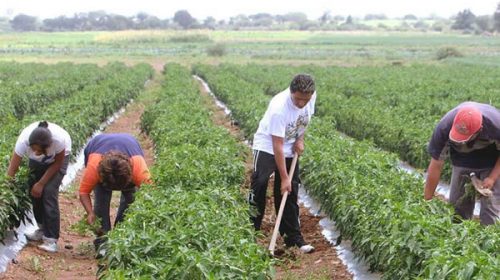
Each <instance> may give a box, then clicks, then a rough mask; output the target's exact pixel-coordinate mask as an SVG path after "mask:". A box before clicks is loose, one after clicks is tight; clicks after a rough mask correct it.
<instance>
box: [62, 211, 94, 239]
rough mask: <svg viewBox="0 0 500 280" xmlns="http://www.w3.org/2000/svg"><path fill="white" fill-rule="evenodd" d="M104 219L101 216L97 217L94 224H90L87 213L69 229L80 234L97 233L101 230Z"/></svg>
mask: <svg viewBox="0 0 500 280" xmlns="http://www.w3.org/2000/svg"><path fill="white" fill-rule="evenodd" d="M101 224H102V220H101V218H96V220H95V221H94V223H93V224H91V225H89V223H88V222H87V214H85V215H84V216H83V217H82V218H81V219H80V220H79V221H78V222H76V223H74V224H72V225H70V227H69V229H70V230H71V231H74V232H76V233H78V234H79V235H82V236H85V235H88V234H97V233H99V232H100V230H101Z"/></svg>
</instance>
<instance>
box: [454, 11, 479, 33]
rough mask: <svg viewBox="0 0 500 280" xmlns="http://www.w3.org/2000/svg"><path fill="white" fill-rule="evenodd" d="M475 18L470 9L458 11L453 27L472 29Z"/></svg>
mask: <svg viewBox="0 0 500 280" xmlns="http://www.w3.org/2000/svg"><path fill="white" fill-rule="evenodd" d="M475 20H476V16H475V15H474V14H473V13H472V12H471V11H470V10H469V9H465V10H463V11H462V12H459V13H458V15H457V17H456V18H455V22H454V23H453V25H452V26H451V28H452V29H459V30H465V29H472V25H473V24H474V21H475Z"/></svg>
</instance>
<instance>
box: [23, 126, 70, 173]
mask: <svg viewBox="0 0 500 280" xmlns="http://www.w3.org/2000/svg"><path fill="white" fill-rule="evenodd" d="M39 123H40V122H34V123H32V124H30V125H28V126H27V127H26V128H25V129H23V131H22V132H21V134H20V135H19V137H18V139H17V142H16V146H15V148H14V152H15V153H16V154H17V155H18V156H20V157H24V156H27V157H28V158H29V159H31V160H34V161H37V162H39V163H41V164H47V165H49V164H52V163H53V162H54V161H55V156H56V155H57V154H58V153H60V152H62V151H63V150H64V155H65V156H67V155H69V154H70V153H71V137H70V136H69V134H68V132H66V130H64V129H63V128H62V127H60V126H58V125H57V124H54V123H51V122H47V123H48V124H49V125H48V127H47V129H48V130H49V131H50V133H51V134H52V143H51V144H50V146H49V147H48V148H47V149H46V154H42V155H39V156H37V155H36V154H35V152H34V151H33V149H31V147H30V143H29V138H30V135H31V133H32V132H33V130H35V128H37V127H38V124H39Z"/></svg>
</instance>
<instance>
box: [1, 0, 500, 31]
mask: <svg viewBox="0 0 500 280" xmlns="http://www.w3.org/2000/svg"><path fill="white" fill-rule="evenodd" d="M386 19H387V17H386V16H385V15H384V14H367V15H365V17H364V18H363V19H355V18H353V17H352V16H347V17H344V16H341V15H331V13H330V12H329V11H327V12H324V13H323V14H322V15H321V16H320V17H319V18H318V19H315V20H310V19H308V18H307V16H306V14H304V13H301V12H296V13H287V14H283V15H271V14H268V13H257V14H253V15H244V14H240V15H237V16H234V17H231V18H230V19H229V20H227V21H226V20H216V19H215V18H213V17H207V18H206V19H204V20H203V21H198V20H197V19H196V18H194V17H192V16H191V14H190V13H189V12H188V11H187V10H179V11H177V12H176V13H175V14H174V16H173V18H172V19H160V18H158V17H156V16H153V15H149V14H147V13H143V12H141V13H138V14H136V15H134V16H132V17H125V16H122V15H116V14H108V13H106V12H104V11H93V12H88V13H77V14H74V15H73V16H72V17H67V16H59V17H56V18H49V19H44V20H42V21H40V20H39V19H38V18H37V17H34V16H30V15H25V14H19V15H16V16H15V17H14V18H13V19H12V20H10V21H9V22H8V23H9V25H10V27H11V29H12V30H14V31H47V32H57V31H93V30H96V31H99V30H129V29H212V30H213V29H223V30H242V29H268V30H288V29H292V30H372V29H385V30H401V31H406V30H411V29H416V30H422V31H426V30H434V31H443V30H445V29H454V30H459V31H462V32H465V33H483V32H495V31H496V32H500V3H498V6H497V9H496V10H495V11H494V13H493V14H492V15H482V16H476V15H474V14H473V13H472V12H471V11H470V10H468V9H467V10H463V11H460V12H459V13H458V14H457V15H456V16H454V17H452V18H451V19H442V18H432V17H431V18H427V19H419V18H417V17H416V16H415V15H412V14H408V15H405V16H404V17H402V18H401V20H402V21H401V22H402V23H401V24H400V25H398V26H385V25H384V24H383V23H379V24H378V25H376V26H375V27H374V26H373V25H367V24H365V23H366V22H369V21H377V20H379V21H381V22H383V20H386ZM428 20H430V21H431V22H433V23H432V24H429V23H428V22H429V21H428ZM4 26H5V24H2V19H0V28H4Z"/></svg>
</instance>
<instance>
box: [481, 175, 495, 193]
mask: <svg viewBox="0 0 500 280" xmlns="http://www.w3.org/2000/svg"><path fill="white" fill-rule="evenodd" d="M493 185H495V180H493V179H491V178H490V177H486V178H485V179H484V180H483V188H485V189H490V190H491V188H493Z"/></svg>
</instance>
